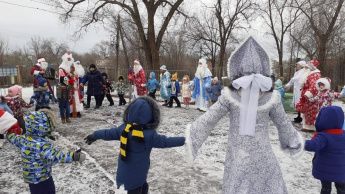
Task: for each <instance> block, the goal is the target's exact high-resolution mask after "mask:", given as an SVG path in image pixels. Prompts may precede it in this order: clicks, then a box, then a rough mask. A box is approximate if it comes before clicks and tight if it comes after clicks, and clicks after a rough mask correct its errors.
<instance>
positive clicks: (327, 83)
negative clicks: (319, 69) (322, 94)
mask: <svg viewBox="0 0 345 194" xmlns="http://www.w3.org/2000/svg"><path fill="white" fill-rule="evenodd" d="M319 83H323V84H324V85H325V88H324V89H323V90H329V89H331V83H329V81H328V79H327V78H324V77H323V78H320V79H318V80H317V81H316V89H317V90H321V89H320V87H319Z"/></svg>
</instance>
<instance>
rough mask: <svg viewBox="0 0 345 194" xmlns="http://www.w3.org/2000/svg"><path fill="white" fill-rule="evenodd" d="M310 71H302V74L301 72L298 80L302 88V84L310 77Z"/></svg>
mask: <svg viewBox="0 0 345 194" xmlns="http://www.w3.org/2000/svg"><path fill="white" fill-rule="evenodd" d="M310 72H311V70H310V69H304V72H301V73H302V74H301V76H300V78H299V85H300V86H301V88H303V85H304V83H305V82H306V81H307V78H308V76H309V75H310Z"/></svg>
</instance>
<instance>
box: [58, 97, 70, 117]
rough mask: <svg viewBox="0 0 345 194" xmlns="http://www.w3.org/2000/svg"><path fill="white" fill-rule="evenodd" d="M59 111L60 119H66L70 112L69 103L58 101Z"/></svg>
mask: <svg viewBox="0 0 345 194" xmlns="http://www.w3.org/2000/svg"><path fill="white" fill-rule="evenodd" d="M59 109H60V116H61V118H68V117H69V115H70V112H71V107H70V105H69V101H59Z"/></svg>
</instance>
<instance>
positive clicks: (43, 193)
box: [29, 177, 55, 194]
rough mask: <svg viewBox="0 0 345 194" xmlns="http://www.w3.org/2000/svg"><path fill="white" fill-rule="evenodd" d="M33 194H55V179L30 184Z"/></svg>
mask: <svg viewBox="0 0 345 194" xmlns="http://www.w3.org/2000/svg"><path fill="white" fill-rule="evenodd" d="M29 187H30V192H31V194H55V184H54V180H53V177H50V178H49V179H48V180H46V181H43V182H41V183H38V184H29Z"/></svg>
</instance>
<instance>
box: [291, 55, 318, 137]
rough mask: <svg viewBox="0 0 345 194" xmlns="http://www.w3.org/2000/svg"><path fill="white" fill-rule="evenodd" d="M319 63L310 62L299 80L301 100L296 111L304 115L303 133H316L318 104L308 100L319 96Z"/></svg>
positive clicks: (315, 61)
mask: <svg viewBox="0 0 345 194" xmlns="http://www.w3.org/2000/svg"><path fill="white" fill-rule="evenodd" d="M318 65H319V62H318V61H317V60H315V59H313V60H311V61H309V63H308V64H306V66H305V71H304V72H303V74H302V75H301V77H300V79H299V84H300V86H302V93H301V99H300V101H299V102H298V103H297V105H296V110H297V111H298V112H301V113H302V119H303V122H302V123H303V125H302V131H311V132H313V131H315V125H314V123H315V120H316V115H317V113H318V102H317V101H316V102H310V101H309V100H308V98H311V97H314V96H316V95H317V93H318V90H317V88H316V82H317V80H318V79H320V78H321V72H320V70H318V69H317V66H318Z"/></svg>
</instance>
